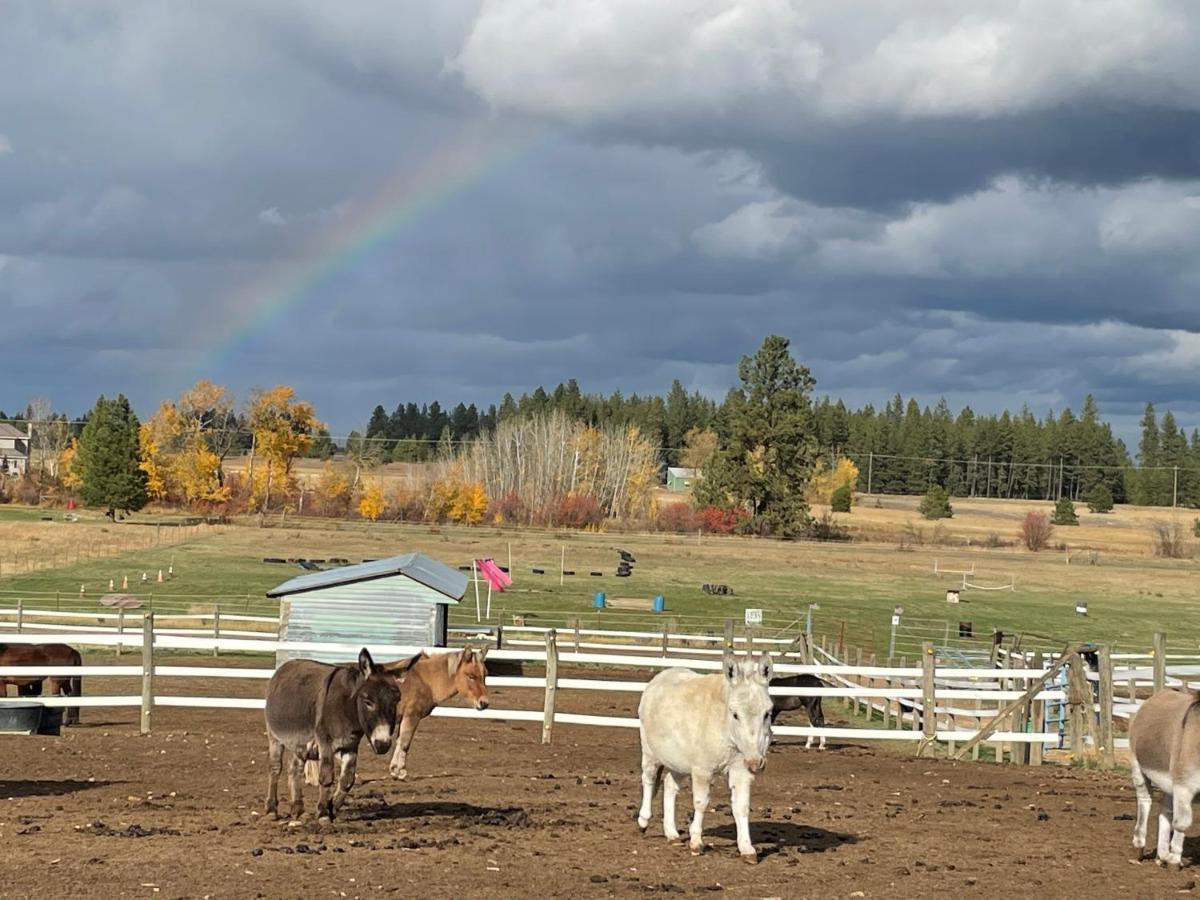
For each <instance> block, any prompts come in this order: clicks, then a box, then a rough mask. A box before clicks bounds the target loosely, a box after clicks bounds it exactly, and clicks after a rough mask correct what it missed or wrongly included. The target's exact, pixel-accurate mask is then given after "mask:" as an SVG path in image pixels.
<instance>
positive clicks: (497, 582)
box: [475, 559, 512, 591]
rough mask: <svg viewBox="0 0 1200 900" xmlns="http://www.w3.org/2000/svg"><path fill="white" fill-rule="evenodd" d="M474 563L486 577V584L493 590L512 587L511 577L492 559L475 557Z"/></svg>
mask: <svg viewBox="0 0 1200 900" xmlns="http://www.w3.org/2000/svg"><path fill="white" fill-rule="evenodd" d="M475 565H476V566H477V567H478V568H479V571H480V573H481V574H482V575H483V577H484V578H486V579H487V582H488V584H490V585H491V586H492V589H493V590H495V591H503V590H504V589H505V588H506V587H512V579H511V578H509V577H508V575H507V574H506V573H504V572H502V571H501V570H500V567H499V566H498V565H496V563H495V561H494V560H490V559H477V560H475Z"/></svg>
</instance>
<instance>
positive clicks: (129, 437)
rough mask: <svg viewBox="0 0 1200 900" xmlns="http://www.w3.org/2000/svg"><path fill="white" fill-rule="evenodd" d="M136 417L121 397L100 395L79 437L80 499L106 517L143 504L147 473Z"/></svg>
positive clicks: (137, 508) (77, 453)
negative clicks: (139, 443)
mask: <svg viewBox="0 0 1200 900" xmlns="http://www.w3.org/2000/svg"><path fill="white" fill-rule="evenodd" d="M138 427H139V422H138V419H137V416H135V415H134V414H133V410H132V409H131V408H130V406H129V401H128V400H126V399H125V395H124V394H119V395H117V398H116V399H115V400H106V399H105V398H104V397H103V396H101V397H100V398H99V399H98V400H97V401H96V405H95V406H94V407H93V408H92V411H91V414H90V415H89V416H88V421H87V424H86V425H85V426H84V427H83V433H82V434H80V436H79V448H78V450H77V451H76V456H75V464H74V471H75V473H76V474H77V475H78V476H79V478H80V486H79V496H80V497H81V498H82V500H83V502H84V503H86V504H88V505H89V506H102V507H104V508H105V510H106V511H107V513H106V514H107V515H108V516H109V518H115V517H116V512H117V511H118V510H120V511H122V512H135V511H137V510H139V509H141V508H142V507H143V506H145V505H146V500H147V496H146V473H145V472H144V471H143V470H142V468H141V460H140V457H139V452H138V451H139V445H138Z"/></svg>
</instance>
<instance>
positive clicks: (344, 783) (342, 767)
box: [333, 750, 358, 812]
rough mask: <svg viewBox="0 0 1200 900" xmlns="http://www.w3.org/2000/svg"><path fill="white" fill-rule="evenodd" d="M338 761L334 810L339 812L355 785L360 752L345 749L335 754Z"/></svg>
mask: <svg viewBox="0 0 1200 900" xmlns="http://www.w3.org/2000/svg"><path fill="white" fill-rule="evenodd" d="M335 760H336V762H337V790H335V791H334V792H333V811H334V812H337V811H338V810H339V809H341V808H342V804H343V803H345V802H346V795H347V794H349V793H350V788H352V787H354V775H355V772H356V771H357V769H358V753H356V752H354V751H352V750H343V751H341V752H339V753H337V754H335Z"/></svg>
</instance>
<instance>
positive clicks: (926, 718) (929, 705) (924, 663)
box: [921, 641, 937, 753]
mask: <svg viewBox="0 0 1200 900" xmlns="http://www.w3.org/2000/svg"><path fill="white" fill-rule="evenodd" d="M935 663H936V660H935V659H934V656H933V644H932V643H931V642H929V641H925V642H923V643H922V644H921V730H922V732H923V733H924V735H925V740H924V742H923V743H922V748H921V750H922V753H924V751H925V749H926V746H928V749H929V750H930V752H931V753H932V750H933V742H934V741H936V740H937V695H936V692H935V690H934V683H933V671H934V666H935Z"/></svg>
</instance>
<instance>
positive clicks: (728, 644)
mask: <svg viewBox="0 0 1200 900" xmlns="http://www.w3.org/2000/svg"><path fill="white" fill-rule="evenodd" d="M725 649H726V650H732V649H733V619H726V620H725Z"/></svg>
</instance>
